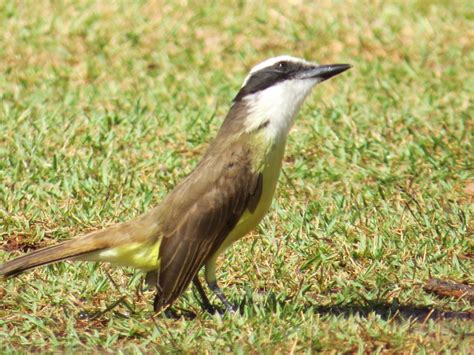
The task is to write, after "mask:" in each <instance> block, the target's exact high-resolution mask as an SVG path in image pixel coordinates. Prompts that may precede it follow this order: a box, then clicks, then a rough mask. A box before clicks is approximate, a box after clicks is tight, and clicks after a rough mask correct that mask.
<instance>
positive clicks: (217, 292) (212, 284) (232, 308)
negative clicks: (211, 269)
mask: <svg viewBox="0 0 474 355" xmlns="http://www.w3.org/2000/svg"><path fill="white" fill-rule="evenodd" d="M207 285H208V286H209V288H210V289H211V291H212V292H213V293H214V294H215V295H216V296H217V298H219V300H220V301H221V302H222V304H223V305H224V307H225V312H227V313H231V314H233V313H236V312H237V311H238V308H237V307H236V306H235V305H233V304H231V303H230V302H229V301H228V300H227V298H226V297H225V295H224V293H223V292H222V290H221V289H220V288H219V286H218V285H217V282H209V283H208V284H207Z"/></svg>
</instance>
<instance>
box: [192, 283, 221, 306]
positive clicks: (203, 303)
mask: <svg viewBox="0 0 474 355" xmlns="http://www.w3.org/2000/svg"><path fill="white" fill-rule="evenodd" d="M193 284H194V286H196V290H197V291H198V293H199V296H200V297H201V307H202V309H203V310H205V311H207V312H209V313H211V314H214V313H215V312H216V310H215V308H214V306H213V305H212V304H211V302H210V301H209V298H207V295H206V292H205V291H204V288H203V287H202V285H201V281H199V277H198V276H197V275H196V276H194V279H193Z"/></svg>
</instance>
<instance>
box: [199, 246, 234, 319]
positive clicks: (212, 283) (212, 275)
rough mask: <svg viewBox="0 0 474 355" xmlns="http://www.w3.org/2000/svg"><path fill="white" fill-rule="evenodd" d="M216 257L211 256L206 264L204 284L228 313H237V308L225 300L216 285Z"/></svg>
mask: <svg viewBox="0 0 474 355" xmlns="http://www.w3.org/2000/svg"><path fill="white" fill-rule="evenodd" d="M216 258H217V255H216V256H213V257H212V258H211V259H209V260H208V261H207V262H206V273H205V275H206V282H207V286H209V288H210V289H211V291H212V292H213V293H214V294H215V295H216V296H217V298H219V299H220V300H221V302H222V304H223V305H224V307H225V309H226V311H227V312H229V313H234V312H236V311H237V308H236V307H235V306H233V305H231V304H230V302H229V301H227V298H225V296H224V293H223V292H222V290H221V289H220V288H219V286H218V285H217V278H216Z"/></svg>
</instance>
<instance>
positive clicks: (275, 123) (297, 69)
mask: <svg viewBox="0 0 474 355" xmlns="http://www.w3.org/2000/svg"><path fill="white" fill-rule="evenodd" d="M350 67H351V65H349V64H330V65H318V64H316V63H312V62H308V61H306V60H304V59H300V58H295V57H291V56H286V55H285V56H279V57H275V58H270V59H267V60H265V61H264V62H262V63H260V64H258V65H256V66H255V67H253V68H252V70H251V71H250V73H249V74H248V75H247V77H246V78H245V80H244V83H243V84H242V87H241V88H240V91H239V92H238V94H237V96H236V97H235V98H234V104H243V105H245V106H246V108H247V112H248V115H247V119H246V123H245V126H246V130H247V131H252V130H255V129H257V128H259V127H264V128H265V130H266V131H268V132H267V133H269V134H270V135H272V136H284V137H286V135H287V134H288V131H289V129H290V127H291V125H292V123H293V120H294V117H295V116H296V114H297V113H298V110H299V108H300V107H301V104H302V103H303V101H304V99H305V98H306V96H308V94H309V93H310V92H311V89H312V88H313V87H314V86H315V85H316V84H318V83H320V82H322V81H325V80H327V79H329V78H331V77H333V76H335V75H337V74H340V73H342V72H344V71H346V70H347V69H349V68H350Z"/></svg>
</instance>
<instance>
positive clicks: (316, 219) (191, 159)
mask: <svg viewBox="0 0 474 355" xmlns="http://www.w3.org/2000/svg"><path fill="white" fill-rule="evenodd" d="M473 19H474V7H473V6H472V4H471V3H470V2H469V1H467V0H466V1H429V0H422V1H408V0H407V1H399V2H397V3H396V4H394V3H392V4H389V3H388V2H382V1H351V2H345V1H326V0H324V1H318V2H312V1H307V2H306V1H296V0H294V1H268V2H265V3H263V2H262V3H260V2H256V1H255V2H251V1H248V2H245V1H241V2H239V3H235V4H233V5H230V4H229V5H223V3H222V2H218V1H210V2H208V3H207V4H198V3H194V4H191V3H189V4H188V3H187V2H186V1H181V2H164V1H163V2H160V1H158V2H153V1H150V2H147V1H135V2H132V1H130V2H126V1H119V2H107V1H101V2H100V3H95V2H92V1H69V2H66V3H64V2H56V1H54V2H53V1H8V0H7V1H3V2H1V4H0V261H5V260H9V259H11V258H13V257H15V256H18V255H22V254H24V253H25V252H27V251H28V250H33V249H35V248H38V247H41V246H46V245H50V244H52V243H54V242H57V241H59V240H65V239H68V238H71V237H73V236H74V235H77V234H80V233H84V232H87V231H92V230H95V229H98V228H101V227H105V226H109V225H111V224H113V223H115V222H119V221H126V220H129V219H131V218H133V217H135V216H137V215H139V214H141V213H143V212H145V211H147V210H149V209H150V208H152V207H153V206H155V205H157V204H158V203H159V202H160V201H161V200H162V199H163V197H164V196H165V195H166V194H167V192H169V191H170V190H171V189H172V188H173V186H174V185H175V184H176V183H177V182H178V181H180V180H181V179H182V178H183V177H184V176H186V175H187V174H188V173H189V172H190V171H191V170H192V168H193V166H194V165H195V164H196V163H197V161H198V159H199V157H200V155H201V154H202V153H203V151H204V150H205V149H206V147H207V145H208V143H209V141H210V140H211V139H212V137H213V136H214V135H215V133H216V131H217V129H218V128H219V126H220V124H221V122H222V120H223V117H224V116H225V114H226V112H227V110H228V108H229V106H230V102H231V100H232V98H233V96H234V95H235V94H236V92H237V90H238V89H239V87H240V85H241V83H242V81H243V79H244V77H245V75H246V73H247V71H248V70H249V69H250V68H251V67H252V66H253V65H255V64H256V63H258V62H260V61H262V60H264V59H266V58H268V57H271V56H275V55H280V54H291V55H295V56H300V57H305V58H307V59H310V60H314V61H318V62H320V63H324V64H330V63H351V64H352V65H353V66H354V67H353V68H352V69H351V70H350V71H348V72H346V73H344V74H342V75H340V76H338V77H336V78H334V79H331V80H330V81H327V82H325V83H323V84H321V85H320V86H318V87H317V88H316V89H315V90H314V92H313V94H312V95H311V96H310V98H309V99H308V100H307V102H306V104H305V105H304V107H303V109H302V111H301V112H300V114H299V117H298V120H297V122H296V124H295V127H294V128H293V131H292V134H291V135H290V137H289V141H288V146H287V151H286V155H285V161H284V164H283V174H282V175H281V176H280V182H279V187H278V188H277V193H276V196H275V199H274V202H273V205H272V209H271V211H270V212H269V213H268V215H267V216H266V217H265V219H264V221H263V222H262V223H261V225H260V226H259V228H258V229H257V230H256V231H255V232H254V233H252V234H251V235H249V236H247V237H246V238H245V239H243V240H242V241H240V242H238V243H236V244H235V245H234V246H233V247H232V248H231V249H229V250H228V251H227V252H226V254H225V256H224V257H222V258H221V259H220V261H219V268H218V275H219V279H220V282H221V286H223V289H224V292H225V293H226V294H227V295H228V297H229V298H230V300H232V302H234V303H236V304H238V305H240V310H241V312H240V314H234V315H233V314H225V315H223V316H220V315H211V314H207V313H203V312H201V311H200V309H199V304H198V302H197V298H196V296H195V295H194V293H193V291H192V290H191V289H190V290H188V291H187V292H186V293H185V294H184V295H183V296H182V297H181V298H180V300H179V301H178V302H177V303H176V307H178V308H179V309H185V310H189V311H192V312H194V313H196V317H195V318H194V319H184V318H183V319H178V320H173V319H167V318H165V317H163V316H162V315H154V314H153V312H152V299H153V294H152V293H151V292H149V291H142V292H141V291H140V285H141V283H142V282H141V281H142V275H141V274H140V273H138V272H134V271H133V270H131V269H124V268H113V267H111V266H110V265H105V264H102V265H97V264H93V263H85V262H84V263H61V264H57V265H53V266H48V267H45V268H42V269H38V270H35V271H32V272H29V273H27V274H24V275H22V276H21V277H19V278H17V279H12V280H8V281H0V351H1V352H18V351H21V350H22V351H38V350H39V351H42V352H45V351H58V350H66V351H73V350H74V351H82V352H91V351H110V352H118V351H123V352H137V353H139V352H153V351H173V350H174V351H187V352H206V351H207V352H224V351H225V352H229V351H234V352H239V353H243V352H249V351H251V352H262V351H263V352H266V353H272V352H283V353H288V352H311V351H330V350H336V351H346V352H375V351H378V352H441V351H446V350H451V351H454V352H458V351H459V352H465V353H467V352H469V350H471V351H472V349H473V348H474V337H473V333H474V330H473V329H474V327H473V325H474V320H473V319H474V313H473V311H472V304H471V303H470V301H469V299H468V298H467V297H460V298H459V297H458V298H455V297H447V298H446V297H443V298H442V297H440V296H438V295H436V294H434V293H431V292H427V291H426V290H425V289H424V285H425V284H426V283H427V282H428V280H429V279H431V278H438V279H442V280H449V281H453V282H457V283H464V284H472V283H474V277H473V273H472V270H473V269H474V265H473V264H474V252H473V246H474V244H473V239H474V238H473V231H474V226H473V222H472V216H473V214H474V207H473V206H474V205H473V202H474V192H473V190H474V186H473V185H474V159H473V156H474V154H473V147H472V145H473V141H474V139H473V138H474V120H473V115H474V110H473V104H472V98H473V92H474V89H473V88H474V78H473V75H472V72H473V70H474V66H473V62H474V54H473V53H474V51H473V49H474V48H473V47H474V45H473V43H474V41H473V38H474V32H473V27H472V23H473ZM212 301H213V302H215V303H218V301H217V300H216V299H215V298H212ZM113 306H115V307H113ZM91 315H93V316H91Z"/></svg>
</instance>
